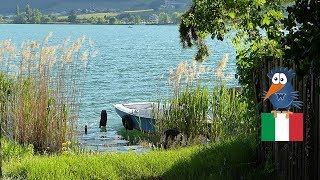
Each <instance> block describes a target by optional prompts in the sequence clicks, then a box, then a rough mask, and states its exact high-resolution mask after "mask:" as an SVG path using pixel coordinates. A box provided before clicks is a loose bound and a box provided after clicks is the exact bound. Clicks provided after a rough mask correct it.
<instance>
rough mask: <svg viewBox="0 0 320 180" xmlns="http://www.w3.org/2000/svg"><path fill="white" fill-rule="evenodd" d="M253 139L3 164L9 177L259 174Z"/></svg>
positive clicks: (14, 161) (143, 177)
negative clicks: (256, 171) (143, 152)
mask: <svg viewBox="0 0 320 180" xmlns="http://www.w3.org/2000/svg"><path fill="white" fill-rule="evenodd" d="M253 144H254V143H253V142H252V139H249V138H246V139H243V138H238V139H233V140H229V141H226V142H223V143H215V144H212V145H210V146H193V147H187V148H180V149H173V150H167V151H166V150H156V151H151V152H148V153H145V154H134V153H88V152H86V153H78V154H72V153H71V152H70V153H68V154H64V155H53V156H44V155H42V156H39V155H36V156H34V155H29V156H27V157H22V158H13V159H11V160H9V161H5V162H4V170H3V171H4V176H5V178H14V179H15V178H18V179H20V178H22V179H24V178H28V179H208V178H209V179H212V178H214V179H220V178H223V179H228V178H236V177H237V179H240V178H241V177H248V176H252V175H254V174H255V171H253V169H254V163H252V162H253V161H254V158H255V153H254V152H255V151H254V149H255V148H254V145H253Z"/></svg>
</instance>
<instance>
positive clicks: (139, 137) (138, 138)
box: [118, 128, 160, 144]
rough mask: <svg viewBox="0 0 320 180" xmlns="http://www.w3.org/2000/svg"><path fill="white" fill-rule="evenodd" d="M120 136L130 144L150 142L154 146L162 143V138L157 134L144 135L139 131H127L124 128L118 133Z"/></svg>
mask: <svg viewBox="0 0 320 180" xmlns="http://www.w3.org/2000/svg"><path fill="white" fill-rule="evenodd" d="M118 134H120V135H121V136H123V138H124V139H125V140H127V141H129V143H130V144H138V143H140V142H150V143H152V144H157V143H159V142H160V136H159V135H156V134H149V133H143V132H141V131H139V130H136V129H134V130H126V129H125V128H122V129H120V130H119V131H118Z"/></svg>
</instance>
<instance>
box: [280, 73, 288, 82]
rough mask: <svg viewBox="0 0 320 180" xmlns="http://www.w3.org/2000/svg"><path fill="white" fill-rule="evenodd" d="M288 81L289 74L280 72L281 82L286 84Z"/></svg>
mask: <svg viewBox="0 0 320 180" xmlns="http://www.w3.org/2000/svg"><path fill="white" fill-rule="evenodd" d="M287 81H288V79H287V76H286V75H285V74H283V73H280V83H281V84H286V83H287Z"/></svg>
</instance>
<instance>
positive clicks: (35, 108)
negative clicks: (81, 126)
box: [0, 33, 92, 152]
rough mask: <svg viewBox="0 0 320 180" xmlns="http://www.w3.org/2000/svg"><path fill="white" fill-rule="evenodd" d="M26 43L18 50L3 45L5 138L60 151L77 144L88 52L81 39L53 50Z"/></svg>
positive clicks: (0, 106)
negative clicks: (65, 143)
mask: <svg viewBox="0 0 320 180" xmlns="http://www.w3.org/2000/svg"><path fill="white" fill-rule="evenodd" d="M51 36H52V33H49V34H48V35H47V36H46V37H45V38H44V39H43V42H41V43H40V42H37V41H31V42H25V43H23V44H22V45H21V46H20V47H21V48H20V49H16V46H15V45H14V44H12V43H11V41H10V40H6V41H4V43H0V57H1V59H0V61H1V64H0V95H1V97H0V111H1V114H0V118H1V125H2V132H3V133H4V135H5V137H7V138H13V139H14V140H15V141H16V142H19V143H21V144H33V146H34V149H35V150H36V151H42V152H43V151H58V150H61V148H62V144H63V143H64V142H67V141H69V140H74V138H75V135H76V134H75V129H76V125H77V119H78V112H79V95H80V94H79V93H80V92H79V89H78V88H77V86H78V84H79V83H80V78H81V75H83V73H84V72H85V69H86V65H87V59H88V57H89V56H90V55H91V54H92V53H91V50H90V48H91V47H88V49H84V48H85V47H84V48H82V46H83V45H84V44H85V43H86V42H87V41H86V38H85V37H81V38H79V39H77V40H75V41H74V42H72V43H71V42H70V39H67V40H66V41H65V42H63V43H62V44H55V45H51V43H50V38H51Z"/></svg>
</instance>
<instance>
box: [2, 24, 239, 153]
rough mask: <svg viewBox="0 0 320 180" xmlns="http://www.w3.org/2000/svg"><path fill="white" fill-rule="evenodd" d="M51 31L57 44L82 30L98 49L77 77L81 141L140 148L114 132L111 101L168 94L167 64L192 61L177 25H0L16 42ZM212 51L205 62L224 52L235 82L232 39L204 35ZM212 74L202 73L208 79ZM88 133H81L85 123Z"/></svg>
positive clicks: (214, 62)
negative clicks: (103, 121)
mask: <svg viewBox="0 0 320 180" xmlns="http://www.w3.org/2000/svg"><path fill="white" fill-rule="evenodd" d="M48 32H53V37H52V38H51V39H50V42H51V43H52V44H61V43H62V42H63V41H64V40H65V39H66V38H67V37H71V39H72V40H75V39H77V38H79V37H81V36H83V35H85V36H86V37H87V38H90V39H91V40H92V41H93V42H94V50H97V52H98V54H97V56H96V57H95V59H93V60H92V61H90V63H89V64H88V70H87V74H86V76H85V77H84V78H83V80H82V82H81V87H79V88H80V89H81V93H82V97H81V106H80V120H79V124H78V129H79V141H80V142H81V143H83V144H84V145H85V146H86V147H88V148H90V149H95V150H99V151H127V150H128V149H130V150H133V151H138V152H140V151H143V150H144V149H143V148H141V147H139V146H126V143H127V142H126V141H125V140H123V139H122V137H121V136H119V135H117V130H119V129H120V128H121V127H122V124H121V119H120V117H119V116H118V115H117V114H116V113H115V111H114V109H113V107H112V104H116V103H125V102H141V101H153V100H158V99H166V98H168V97H169V96H170V94H171V91H170V90H169V88H168V83H167V78H168V74H169V71H170V69H172V68H174V67H176V66H177V65H178V64H179V62H181V61H189V62H191V60H192V58H193V55H194V54H195V49H188V50H183V49H182V48H181V45H180V40H179V32H178V26H143V25H141V26H133V28H128V26H108V25H106V26H100V25H99V26H94V25H7V24H2V25H1V24H0V40H5V39H11V41H12V42H13V43H15V44H16V45H20V44H21V43H22V42H24V41H30V40H37V41H42V40H43V38H44V37H45V36H46V35H47V34H48ZM208 42H209V45H210V50H211V56H210V57H209V59H208V60H207V62H206V63H205V67H207V68H208V67H209V68H216V67H217V66H218V64H219V62H220V60H221V58H222V57H223V55H224V54H226V53H228V54H229V61H228V63H227V66H226V68H225V70H224V72H225V73H227V74H230V75H231V76H230V77H231V79H230V80H229V81H228V84H229V85H234V84H236V83H237V82H236V80H235V79H234V76H233V75H234V73H235V69H236V67H235V49H234V48H233V47H232V46H231V43H230V41H227V42H220V41H215V40H211V39H209V40H208ZM213 79H214V77H213V76H206V77H204V82H205V83H209V82H212V81H213ZM103 109H105V110H107V112H108V127H107V132H100V129H99V128H98V127H99V120H100V112H101V110H103ZM85 124H86V125H88V134H87V135H85V134H84V125H85Z"/></svg>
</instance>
